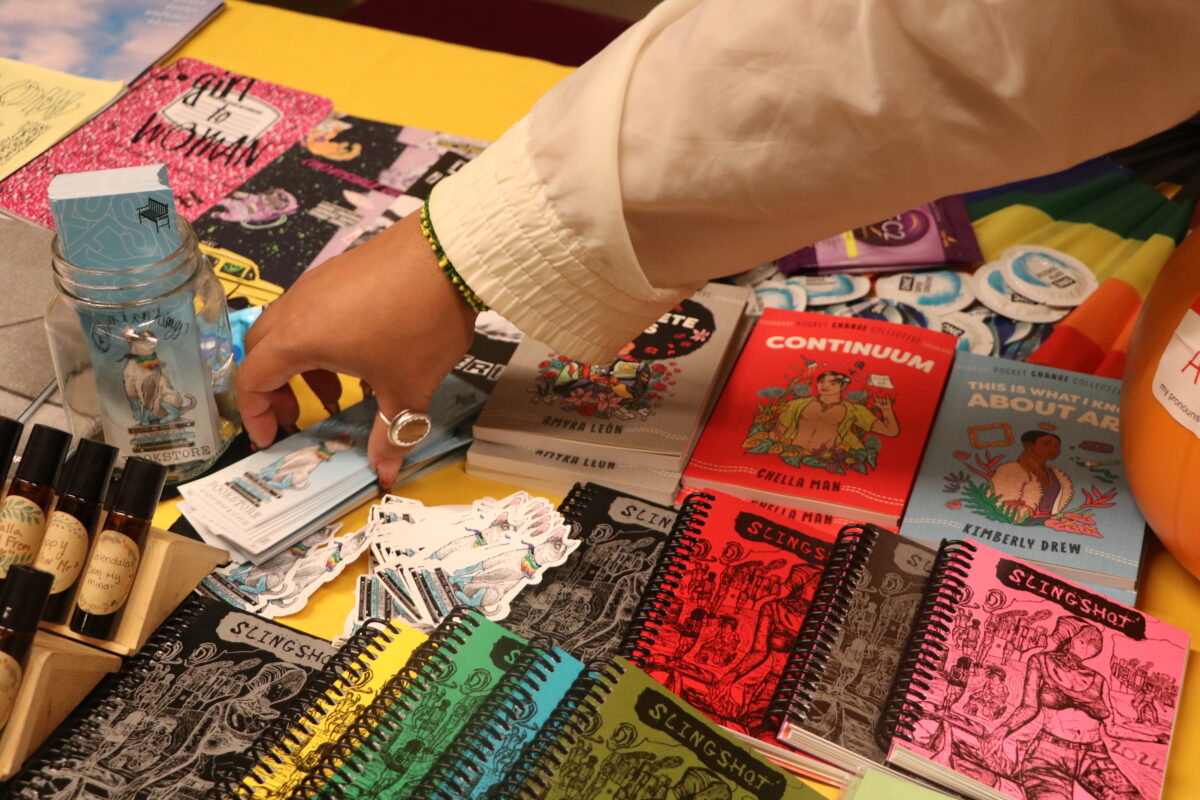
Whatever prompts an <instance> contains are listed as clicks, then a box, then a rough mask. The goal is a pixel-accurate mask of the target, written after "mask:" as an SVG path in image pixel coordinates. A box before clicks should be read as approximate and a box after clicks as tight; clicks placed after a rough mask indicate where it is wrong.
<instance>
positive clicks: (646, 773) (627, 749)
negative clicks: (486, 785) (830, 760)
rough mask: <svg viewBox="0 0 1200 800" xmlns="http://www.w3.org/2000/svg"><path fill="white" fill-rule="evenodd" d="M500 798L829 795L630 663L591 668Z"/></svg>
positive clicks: (786, 799) (777, 798)
mask: <svg viewBox="0 0 1200 800" xmlns="http://www.w3.org/2000/svg"><path fill="white" fill-rule="evenodd" d="M496 789H497V792H496V794H495V796H496V797H503V798H505V799H506V800H509V799H510V798H512V799H514V800H515V799H516V798H521V799H522V800H534V799H537V798H548V799H549V798H552V799H553V800H590V799H591V798H622V797H630V798H633V797H638V798H642V797H646V798H659V797H661V798H714V800H715V799H716V798H737V799H738V800H742V798H746V799H747V800H749V799H750V798H753V800H809V799H810V798H811V800H817V798H819V797H821V795H820V794H818V793H817V791H816V790H815V789H812V788H810V787H808V786H806V785H804V784H803V783H801V782H800V781H799V780H797V779H796V778H795V777H793V776H791V775H789V774H788V773H787V772H785V771H784V770H783V769H781V768H780V767H778V766H776V765H775V764H772V763H771V762H770V761H768V760H767V759H765V758H763V757H762V756H760V755H758V754H757V753H756V752H754V750H752V749H751V748H750V747H748V746H747V745H745V744H744V743H742V742H741V741H740V740H739V739H737V738H735V737H733V736H732V735H731V734H730V733H729V731H727V730H725V729H724V728H722V727H721V726H719V725H716V724H714V723H713V722H711V721H710V720H709V719H707V718H706V717H705V716H704V715H703V714H701V713H700V712H699V711H697V710H696V709H694V708H692V707H691V706H690V705H688V704H687V703H686V702H684V701H683V700H680V699H679V698H678V697H676V696H675V695H673V694H671V693H670V692H668V691H666V690H665V689H663V687H662V686H661V685H660V684H659V683H658V682H656V681H655V680H654V679H653V678H651V677H650V676H649V675H647V674H646V673H644V672H642V671H641V670H640V669H638V668H637V667H636V666H634V665H633V664H631V663H629V662H628V661H626V660H625V659H622V658H614V659H612V660H610V661H608V662H601V663H598V664H595V665H593V666H592V667H589V669H588V670H586V671H585V672H584V673H583V674H582V675H581V676H580V678H579V679H578V680H577V681H576V682H575V684H574V685H573V686H572V687H571V688H570V690H569V691H568V692H567V695H566V697H565V698H564V699H563V702H562V703H560V704H559V706H558V708H557V709H556V710H555V711H554V713H552V714H551V715H550V719H549V720H548V721H547V723H546V724H545V725H544V726H543V727H542V730H541V732H540V733H539V734H538V735H537V737H536V738H535V739H534V740H533V741H532V742H531V743H530V744H529V746H528V747H527V748H526V749H525V751H524V752H523V753H522V754H521V758H520V759H519V760H518V761H517V763H516V764H515V765H514V766H513V768H512V769H511V770H509V773H508V775H507V776H506V777H505V779H504V781H503V782H502V783H501V784H499V785H497V787H496Z"/></svg>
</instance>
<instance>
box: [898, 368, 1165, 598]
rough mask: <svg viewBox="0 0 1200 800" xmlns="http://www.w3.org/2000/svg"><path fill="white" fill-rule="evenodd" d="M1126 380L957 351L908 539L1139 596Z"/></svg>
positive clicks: (1140, 523)
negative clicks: (1125, 456)
mask: <svg viewBox="0 0 1200 800" xmlns="http://www.w3.org/2000/svg"><path fill="white" fill-rule="evenodd" d="M1120 393H1121V382H1120V381H1118V380H1114V379H1112V378H1101V377H1097V376H1094V375H1085V374H1081V373H1077V372H1069V371H1066V370H1060V369H1053V368H1051V367H1043V366H1039V365H1035V364H1027V363H1022V362H1015V361H1010V360H1006V359H1001V358H992V357H990V356H979V355H973V354H971V353H958V354H957V356H956V358H955V362H954V369H953V371H952V372H951V373H950V379H949V381H948V382H947V385H946V391H945V394H944V396H943V398H942V405H941V408H940V409H939V410H938V415H937V418H936V420H935V422H934V425H933V429H932V432H931V434H930V439H929V444H928V447H927V448H926V450H925V457H924V460H923V461H922V463H921V469H920V472H919V473H918V477H917V483H916V487H915V490H914V491H913V494H912V498H911V500H910V501H909V505H908V510H907V513H906V514H905V516H904V521H903V523H902V525H901V528H900V533H902V534H904V535H905V536H910V537H912V538H915V539H921V540H924V541H928V542H937V541H939V540H941V539H943V538H948V539H976V540H980V541H983V542H986V543H987V544H990V545H991V546H993V547H995V548H997V549H999V550H1002V551H1004V552H1006V553H1009V554H1011V555H1015V556H1017V557H1019V558H1023V559H1026V560H1029V561H1038V562H1041V563H1043V564H1047V565H1050V566H1051V567H1053V568H1054V569H1055V571H1057V572H1059V573H1061V574H1063V575H1064V576H1067V577H1073V578H1075V579H1077V580H1081V581H1084V582H1089V583H1093V584H1098V585H1100V586H1104V587H1113V588H1116V589H1132V588H1133V587H1134V586H1135V585H1136V582H1137V575H1138V565H1139V563H1140V561H1141V556H1142V544H1143V539H1144V535H1145V520H1143V519H1142V515H1141V513H1140V512H1139V511H1138V509H1137V506H1136V505H1135V504H1134V502H1133V496H1132V495H1131V494H1130V492H1129V487H1128V485H1127V484H1126V481H1125V472H1124V468H1123V466H1122V461H1121V446H1120V432H1119V428H1118V423H1117V418H1118V413H1119V405H1118V403H1119V401H1120Z"/></svg>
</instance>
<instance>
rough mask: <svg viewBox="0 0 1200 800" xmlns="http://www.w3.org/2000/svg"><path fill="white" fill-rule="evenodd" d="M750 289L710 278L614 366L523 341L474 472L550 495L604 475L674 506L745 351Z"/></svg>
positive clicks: (489, 419) (480, 442)
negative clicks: (700, 441) (710, 281)
mask: <svg viewBox="0 0 1200 800" xmlns="http://www.w3.org/2000/svg"><path fill="white" fill-rule="evenodd" d="M749 295H750V293H749V291H748V290H747V289H745V288H742V287H735V286H727V285H723V284H708V285H706V286H704V287H703V288H701V289H700V291H699V292H697V293H696V294H695V295H693V296H692V297H691V298H688V299H686V300H684V301H683V302H681V303H680V304H679V305H677V306H676V307H675V308H674V309H672V310H671V311H668V312H667V313H665V314H663V316H662V317H661V318H660V319H659V320H658V321H657V322H656V323H654V324H653V325H651V326H650V327H649V328H647V329H646V330H645V331H644V332H643V333H642V334H641V335H639V336H638V337H637V338H636V339H635V340H633V341H632V342H630V343H629V344H628V345H626V347H625V348H623V349H622V351H621V352H620V353H619V354H618V355H617V356H616V358H615V359H613V361H611V362H610V363H607V364H581V363H579V362H577V361H570V360H568V359H566V358H565V357H564V356H562V355H559V354H557V353H555V352H554V351H552V350H550V349H549V348H548V347H547V346H546V345H543V344H540V343H538V342H534V341H530V340H528V339H526V340H524V341H523V342H521V344H520V345H519V346H518V347H517V351H516V353H514V354H513V358H512V360H511V362H510V363H509V365H508V367H507V368H506V369H505V371H504V373H503V375H502V376H501V378H500V381H499V383H498V384H497V386H496V390H495V392H493V394H492V397H491V398H490V399H489V400H488V403H487V406H486V407H485V408H484V410H483V413H482V414H481V415H480V417H479V421H478V422H477V423H476V424H475V442H474V444H472V446H471V448H470V450H469V451H468V452H467V471H468V472H470V473H471V474H473V475H478V476H480V477H484V478H492V479H494V480H499V481H503V482H506V483H515V484H519V485H521V486H524V487H526V488H529V489H532V490H537V491H544V492H545V493H547V494H555V495H563V494H566V492H567V491H568V490H569V489H570V487H571V485H572V484H573V483H574V482H575V481H576V480H595V481H599V482H601V483H604V484H605V485H607V486H611V487H613V488H615V489H622V490H625V491H630V492H633V493H635V494H637V495H639V496H641V497H644V498H647V499H649V500H653V501H656V502H665V503H669V502H671V501H672V500H673V499H674V496H675V492H676V489H677V488H678V485H679V477H680V473H681V472H682V471H683V466H684V464H686V463H687V459H688V456H689V455H690V454H691V449H692V446H693V444H694V443H695V441H696V437H697V436H698V435H699V433H700V430H701V429H702V427H703V425H704V421H705V419H706V418H707V416H708V412H709V410H710V409H711V407H712V404H713V402H714V400H715V398H716V394H717V389H718V387H720V386H721V384H722V383H723V382H724V377H725V375H726V373H727V372H728V369H729V367H730V365H731V363H732V361H733V360H734V358H736V356H737V352H738V349H739V348H740V346H741V342H742V338H743V331H744V325H743V321H744V320H745V317H744V312H745V308H746V303H747V301H748V300H749Z"/></svg>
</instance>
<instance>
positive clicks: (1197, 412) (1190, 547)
mask: <svg viewBox="0 0 1200 800" xmlns="http://www.w3.org/2000/svg"><path fill="white" fill-rule="evenodd" d="M1121 448H1122V450H1123V451H1124V455H1125V472H1126V475H1127V477H1128V479H1129V485H1130V488H1131V490H1132V491H1133V497H1134V499H1135V500H1136V501H1137V504H1138V508H1139V509H1141V512H1142V514H1143V515H1144V516H1145V517H1146V521H1147V522H1148V523H1149V524H1150V527H1151V529H1153V530H1154V532H1155V533H1156V534H1157V535H1158V538H1159V539H1160V540H1161V541H1162V543H1163V545H1164V546H1165V547H1166V548H1167V550H1169V551H1170V552H1171V554H1172V555H1174V556H1175V557H1176V558H1177V559H1179V562H1180V563H1181V564H1183V566H1184V567H1185V568H1187V570H1188V571H1189V572H1191V573H1192V574H1193V575H1196V576H1197V577H1200V236H1191V237H1188V238H1187V239H1185V240H1184V241H1183V244H1182V245H1180V247H1179V249H1177V250H1176V251H1175V253H1174V254H1173V255H1172V256H1171V258H1170V259H1169V260H1168V261H1167V263H1166V265H1165V266H1164V267H1163V269H1162V272H1160V273H1159V275H1158V278H1157V280H1155V282H1154V285H1153V286H1152V287H1151V289H1150V292H1149V294H1148V295H1147V296H1146V301H1145V304H1144V305H1143V306H1142V310H1141V314H1140V315H1139V316H1138V321H1137V326H1136V327H1135V329H1134V332H1133V339H1132V341H1131V343H1130V347H1129V356H1128V360H1127V362H1126V365H1125V380H1124V385H1123V387H1122V390H1121Z"/></svg>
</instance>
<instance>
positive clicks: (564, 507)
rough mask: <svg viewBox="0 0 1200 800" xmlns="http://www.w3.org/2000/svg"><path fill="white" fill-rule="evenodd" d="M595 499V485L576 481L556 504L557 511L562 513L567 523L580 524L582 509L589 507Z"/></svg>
mask: <svg viewBox="0 0 1200 800" xmlns="http://www.w3.org/2000/svg"><path fill="white" fill-rule="evenodd" d="M595 499H596V487H595V486H594V485H593V484H590V483H576V484H575V485H574V486H572V487H571V491H570V492H568V493H567V496H566V497H564V498H563V501H562V502H561V503H559V504H558V513H560V514H562V515H563V518H564V519H566V521H567V522H568V523H571V524H582V522H583V520H582V519H581V517H582V516H583V512H584V510H586V509H587V508H588V507H590V506H591V504H592V501H594V500H595Z"/></svg>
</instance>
